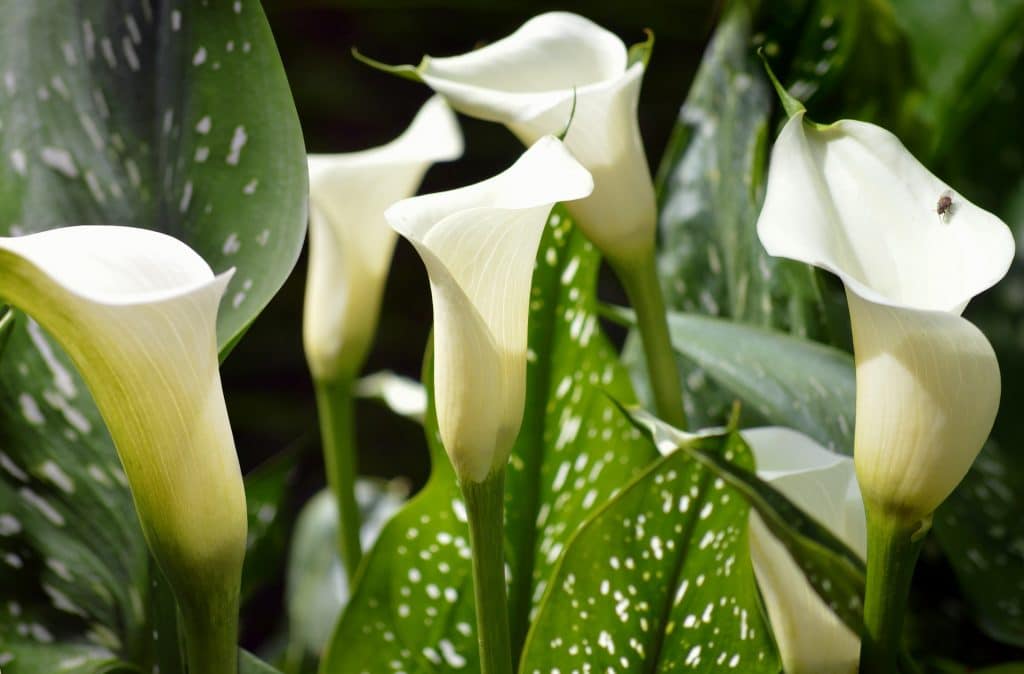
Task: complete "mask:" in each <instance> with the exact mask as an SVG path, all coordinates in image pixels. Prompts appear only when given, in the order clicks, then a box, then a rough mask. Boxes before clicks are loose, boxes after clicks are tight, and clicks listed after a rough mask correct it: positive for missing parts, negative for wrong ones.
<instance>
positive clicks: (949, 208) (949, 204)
mask: <svg viewBox="0 0 1024 674" xmlns="http://www.w3.org/2000/svg"><path fill="white" fill-rule="evenodd" d="M953 210H954V208H953V193H952V192H950V191H949V190H946V191H945V192H943V193H942V195H941V196H940V197H939V201H938V203H937V204H936V205H935V212H936V213H938V214H939V219H940V220H941V221H942V222H948V221H949V216H950V215H952V214H953Z"/></svg>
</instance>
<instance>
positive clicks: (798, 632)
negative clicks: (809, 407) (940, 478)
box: [741, 427, 867, 674]
mask: <svg viewBox="0 0 1024 674" xmlns="http://www.w3.org/2000/svg"><path fill="white" fill-rule="evenodd" d="M741 435H742V436H743V439H744V440H745V441H746V442H747V444H748V445H749V446H750V448H751V450H752V451H753V453H754V458H755V460H756V462H757V475H758V477H760V478H761V479H762V480H764V481H765V482H768V483H769V484H771V485H772V486H773V487H775V488H776V489H778V490H779V491H780V492H782V494H783V495H784V496H786V497H787V498H788V499H789V500H790V501H792V502H793V503H794V504H796V505H797V506H798V507H799V508H800V509H801V510H803V511H804V512H806V513H808V514H810V515H811V516H813V517H814V518H815V519H816V520H818V521H819V522H820V523H821V524H823V525H825V526H826V527H827V528H828V529H829V530H830V531H831V532H832V533H833V534H835V535H836V536H837V537H838V538H839V539H840V540H842V541H843V542H844V543H846V544H847V545H848V546H849V547H850V549H852V550H853V551H855V552H856V553H858V554H859V555H860V556H861V557H862V558H863V557H864V556H865V555H866V549H867V533H866V531H867V530H866V524H865V520H864V503H863V501H862V500H861V495H860V491H859V489H858V487H857V478H856V475H855V472H854V466H853V461H852V460H851V459H849V458H847V457H845V456H840V455H838V454H834V453H832V452H830V451H828V450H826V449H825V448H823V447H822V446H821V445H819V444H818V443H816V442H815V441H814V440H812V439H811V438H809V437H807V436H806V435H804V434H803V433H799V432H797V431H794V430H790V429H788V428H778V427H766V428H754V429H749V430H745V431H742V432H741ZM750 553H751V558H752V560H753V563H754V573H755V575H756V576H757V583H758V586H759V587H760V588H761V596H762V597H763V598H764V602H765V606H766V608H767V609H768V617H769V619H770V620H771V625H772V632H773V633H774V635H775V642H776V644H777V645H778V647H779V654H780V655H781V657H782V664H783V670H785V671H786V672H787V674H851V673H852V672H856V671H857V663H858V660H859V656H860V639H859V638H858V637H857V635H856V634H854V633H853V631H851V630H850V628H849V627H847V626H846V625H845V624H844V623H843V621H842V620H840V619H839V617H838V616H836V614H835V613H833V612H832V610H831V609H830V608H829V607H828V605H827V604H826V603H825V602H824V601H823V600H822V598H821V597H820V596H819V595H818V593H817V592H815V590H814V588H813V587H811V584H810V583H809V582H808V581H807V578H806V576H804V573H803V571H801V570H800V567H799V566H797V563H796V562H795V561H794V560H793V558H792V557H791V556H790V554H789V552H788V551H787V550H786V548H785V546H784V545H783V544H782V543H781V542H780V541H779V540H778V539H776V538H775V537H774V536H773V535H772V534H771V532H770V531H769V530H768V527H767V526H765V524H764V522H762V521H761V518H760V517H759V516H758V514H757V513H756V512H754V511H751V514H750Z"/></svg>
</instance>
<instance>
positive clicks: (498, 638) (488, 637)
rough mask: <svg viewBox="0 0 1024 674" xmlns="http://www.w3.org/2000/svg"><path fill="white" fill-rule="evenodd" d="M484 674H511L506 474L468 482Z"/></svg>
mask: <svg viewBox="0 0 1024 674" xmlns="http://www.w3.org/2000/svg"><path fill="white" fill-rule="evenodd" d="M462 496H463V498H464V499H465V500H466V515H467V518H468V519H469V539H470V543H471V545H472V547H473V589H474V591H475V594H476V623H477V633H478V634H479V637H480V638H479V642H480V673H481V674H512V647H511V642H510V639H509V629H508V597H507V596H506V590H505V516H504V512H505V470H504V469H501V470H499V471H497V472H495V473H494V474H492V475H491V476H490V477H488V478H487V479H485V480H484V481H483V482H468V481H467V482H465V483H463V485H462Z"/></svg>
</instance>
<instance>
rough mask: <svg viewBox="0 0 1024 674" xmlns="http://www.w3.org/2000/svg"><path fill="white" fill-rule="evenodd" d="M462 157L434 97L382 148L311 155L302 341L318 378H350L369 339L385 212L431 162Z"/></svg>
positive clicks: (450, 121)
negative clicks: (401, 131) (307, 261)
mask: <svg viewBox="0 0 1024 674" xmlns="http://www.w3.org/2000/svg"><path fill="white" fill-rule="evenodd" d="M461 154H462V135H461V133H460V132H459V128H458V124H457V122H456V120H455V115H454V114H453V113H452V111H451V109H450V108H449V107H448V105H447V104H446V103H445V102H444V100H443V99H441V98H440V97H437V96H435V97H434V98H432V99H430V100H429V101H427V103H426V104H425V105H424V106H423V108H421V109H420V111H419V113H418V114H417V115H416V118H415V119H414V120H413V122H412V124H411V125H410V127H409V128H408V129H407V130H406V131H405V133H403V134H402V135H401V136H399V137H398V138H396V139H395V140H394V141H392V142H391V143H388V144H387V145H383V146H381V147H378V148H374V149H371V150H364V151H362V152H352V153H347V154H331V155H311V156H310V157H309V179H310V219H309V275H308V279H307V283H306V301H305V312H304V316H303V342H304V346H305V350H306V358H307V360H308V362H309V365H310V369H311V370H312V372H313V375H314V376H315V377H317V378H318V379H334V378H337V377H339V376H347V377H351V376H354V375H355V374H356V372H357V371H358V369H359V368H360V367H361V365H362V362H363V360H364V358H365V356H366V352H367V350H368V349H369V346H370V342H371V341H372V339H373V334H374V331H375V330H376V325H377V317H378V314H379V311H380V301H381V295H382V293H383V290H384V284H385V281H386V279H387V273H388V268H389V266H390V263H391V254H392V252H393V251H394V246H395V236H396V235H395V232H394V231H393V230H392V229H391V228H390V227H388V226H387V223H386V222H384V210H385V209H386V208H387V207H388V206H390V205H391V204H393V203H394V202H396V201H398V200H400V199H404V198H405V197H408V196H410V195H411V194H413V193H414V192H415V191H416V189H417V188H418V187H419V184H420V181H421V180H422V179H423V175H424V174H425V173H426V171H427V169H428V168H430V165H431V164H433V163H434V162H437V161H446V160H451V159H456V158H458V157H459V156H461Z"/></svg>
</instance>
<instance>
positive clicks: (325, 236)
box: [0, 13, 1014, 674]
mask: <svg viewBox="0 0 1024 674" xmlns="http://www.w3.org/2000/svg"><path fill="white" fill-rule="evenodd" d="M645 67H646V63H645V62H644V61H643V60H636V61H635V62H631V60H630V52H629V50H627V48H626V47H625V45H624V44H623V42H622V41H621V40H620V39H619V38H617V37H616V36H614V35H613V34H611V33H609V32H608V31H606V30H604V29H603V28H601V27H599V26H597V25H595V24H594V23H592V22H590V21H588V20H586V19H584V18H582V17H579V16H576V15H573V14H567V13H551V14H545V15H542V16H539V17H536V18H534V19H532V20H531V21H529V22H527V23H526V24H525V25H524V26H523V27H522V28H520V29H519V30H518V31H517V32H516V33H514V34H513V35H511V36H509V37H507V38H505V39H503V40H500V41H498V42H495V43H494V44H492V45H490V46H487V47H485V48H482V49H480V50H477V51H474V52H471V53H468V54H464V55H461V56H456V57H450V58H432V57H426V58H424V60H423V62H422V63H421V64H420V66H419V67H418V68H417V69H416V73H417V76H418V77H419V79H421V80H422V81H423V82H424V83H426V84H427V85H429V86H430V87H431V88H432V89H434V90H435V91H436V92H437V94H438V96H436V97H435V98H433V99H431V100H430V101H429V102H428V103H427V104H426V105H425V106H424V107H423V109H422V110H421V112H420V113H419V115H417V117H416V119H415V121H414V122H413V123H412V126H411V127H410V128H409V130H408V131H406V133H405V134H403V135H402V136H401V137H399V138H398V139H396V140H395V141H394V142H392V143H390V144H388V145H386V146H383V147H381V148H377V149H373V150H367V151H364V152H357V153H352V154H340V155H314V156H311V157H310V158H309V170H310V179H311V180H310V189H311V209H310V262H309V281H308V286H307V291H306V313H305V325H304V337H305V346H306V354H307V358H308V361H309V365H310V368H311V370H312V372H313V374H314V376H315V377H316V378H318V379H325V380H335V379H340V380H344V381H351V380H352V379H353V378H354V377H355V376H357V374H358V372H359V370H360V368H361V367H362V364H363V361H364V359H365V357H366V353H367V351H368V349H369V346H370V343H371V341H372V338H373V334H374V331H375V328H376V323H377V317H378V314H379V309H380V302H381V295H382V289H383V286H384V283H385V280H386V276H387V272H388V267H389V265H390V258H391V254H392V250H393V248H394V245H395V240H396V234H395V232H398V233H400V234H402V235H403V236H405V237H406V238H407V239H409V241H410V242H412V244H413V245H414V246H415V248H416V250H417V251H418V252H419V254H420V256H421V257H422V259H423V261H424V263H425V265H426V268H427V271H428V273H429V277H430V284H431V290H432V295H433V307H434V330H435V332H434V368H435V377H434V398H435V402H436V408H437V417H438V424H439V429H440V433H441V437H442V440H443V443H444V445H445V448H446V450H447V451H448V454H449V456H450V458H451V460H452V463H453V465H454V466H455V469H456V472H457V474H458V475H459V478H460V480H461V481H462V482H464V483H481V482H483V481H484V480H485V479H487V478H488V477H489V476H491V475H493V474H495V473H496V472H500V471H502V470H504V466H505V464H506V462H507V459H508V455H509V452H510V451H511V448H512V446H513V443H514V441H515V438H516V436H517V434H518V432H519V426H520V424H521V420H522V417H523V405H524V397H525V380H526V355H527V342H526V340H527V330H526V327H527V316H528V309H529V295H530V282H531V275H532V271H533V260H534V259H535V257H536V254H537V247H538V245H539V242H540V238H541V234H542V231H543V228H544V225H545V223H546V222H547V220H548V217H549V214H550V211H551V209H552V207H553V206H554V204H556V203H559V202H565V203H566V205H567V207H568V208H569V210H570V212H571V213H572V214H573V215H574V218H575V219H576V220H577V222H578V226H579V227H580V228H581V229H582V230H583V232H584V233H585V234H586V235H587V236H588V237H589V239H590V240H591V241H592V242H593V243H594V244H595V245H596V246H597V247H598V248H599V249H600V250H601V251H602V253H603V254H604V255H605V257H606V258H608V259H609V260H610V261H611V262H612V264H613V265H615V266H616V267H619V266H629V265H631V264H634V262H635V261H636V260H638V259H643V258H646V257H648V256H650V255H652V253H653V250H654V244H655V224H656V212H655V199H654V190H653V187H652V182H651V177H650V173H649V170H648V167H647V160H646V157H645V155H644V150H643V144H642V141H641V138H640V132H639V128H638V123H637V114H636V112H637V102H638V97H639V91H640V84H641V80H642V77H643V74H644V70H645ZM449 106H451V107H450V108H449ZM452 108H454V110H456V111H459V112H461V113H464V114H468V115H471V116H474V117H479V118H482V119H486V120H491V121H497V122H500V123H503V124H505V125H506V126H507V127H508V128H509V129H510V130H511V131H512V132H513V133H514V134H515V135H516V136H517V137H518V138H520V139H521V140H522V141H523V143H524V144H525V145H526V146H527V147H528V149H527V150H526V151H525V153H524V154H523V155H522V156H521V157H520V158H519V159H518V160H517V161H516V162H515V163H513V164H512V165H511V167H510V168H508V169H507V170H506V171H504V172H503V173H501V174H499V175H497V176H495V177H493V178H491V179H489V180H485V181H483V182H480V183H477V184H475V185H471V186H468V187H464V188H461V189H456V190H452V191H449V192H443V193H437V194H430V195H425V196H419V197H413V198H408V197H410V195H412V194H414V193H415V191H416V190H417V188H418V186H419V183H420V180H421V178H422V176H423V175H424V173H425V172H426V170H427V169H428V168H429V166H430V165H431V164H432V163H433V162H437V161H444V160H453V159H456V158H458V157H459V156H460V155H461V153H462V138H461V134H460V133H459V129H458V125H457V123H456V121H455V116H454V114H453V113H452ZM567 125H568V126H567ZM563 129H566V133H565V134H564V138H563V139H562V140H559V139H558V138H556V137H555V136H556V135H557V134H558V133H559V132H560V131H562V130H563ZM751 226H753V223H751ZM757 230H758V233H759V235H760V238H761V241H762V242H763V244H764V246H765V248H766V249H767V251H768V252H769V253H771V254H772V255H778V256H783V257H788V258H792V259H795V260H800V261H803V262H806V263H809V264H812V265H815V266H817V267H820V268H822V269H826V270H828V271H830V272H832V273H834V274H836V275H837V276H838V277H839V278H840V279H841V280H842V282H843V283H844V284H845V287H846V291H847V298H848V302H849V309H850V316H851V323H852V326H853V341H854V352H855V359H856V372H857V405H856V407H857V409H856V413H857V423H856V432H855V454H854V459H853V461H850V460H849V459H846V458H843V457H839V456H836V455H833V454H831V453H828V452H826V451H825V450H824V449H822V448H820V447H819V446H817V445H816V444H814V443H813V441H811V440H810V439H808V438H806V437H804V436H802V435H800V434H798V433H795V432H794V431H790V430H787V429H755V430H749V431H746V432H745V437H746V439H747V441H748V442H749V444H750V445H751V447H752V448H753V451H754V453H755V455H756V458H757V461H758V466H759V474H760V475H761V477H762V478H763V479H765V480H767V481H769V482H771V483H773V484H774V485H775V486H776V487H777V488H778V489H779V490H781V491H782V492H783V493H784V494H786V495H787V496H789V497H790V498H791V499H792V500H793V501H794V502H796V503H797V504H798V505H799V506H801V507H802V508H804V509H805V510H807V511H808V512H809V513H811V514H812V515H813V516H815V517H816V518H818V519H819V520H820V521H821V522H822V523H824V524H825V525H827V526H828V527H829V528H830V529H832V530H833V532H835V533H836V534H837V535H838V536H839V537H840V538H841V539H843V540H844V541H845V542H846V543H847V544H848V545H849V546H850V547H851V548H852V549H853V550H855V551H856V552H858V553H859V554H861V555H865V554H866V553H865V548H866V541H867V534H866V529H865V519H864V509H865V507H867V509H868V510H869V512H871V511H874V512H880V513H884V514H885V515H886V516H887V517H891V518H895V519H898V520H900V521H901V522H903V523H905V524H907V525H915V524H921V525H922V526H927V524H926V522H927V520H928V518H929V517H930V515H931V513H932V512H933V511H934V510H935V508H936V507H938V505H939V504H940V503H941V502H942V501H943V500H944V499H945V498H946V497H947V496H948V495H949V494H950V492H951V491H952V490H953V489H954V487H955V486H956V485H957V484H958V483H959V482H960V481H961V480H962V479H963V477H964V475H965V474H966V472H967V470H968V468H969V467H970V465H971V463H972V462H973V461H974V459H975V457H976V456H977V454H978V452H979V451H980V449H981V446H982V444H983V443H984V441H985V439H986V438H987V436H988V433H989V431H990V429H991V426H992V423H993V420H994V418H995V414H996V410H997V408H998V404H999V396H1000V377H999V368H998V364H997V362H996V357H995V354H994V352H993V350H992V347H991V346H990V345H989V343H988V341H987V340H986V338H985V336H984V335H983V334H982V333H981V332H980V331H979V330H978V329H977V328H976V327H975V326H973V325H972V324H971V323H970V322H968V321H967V320H965V319H964V318H962V317H961V315H960V314H961V313H962V312H963V310H964V309H965V307H966V305H967V303H968V302H969V301H970V300H971V298H972V297H974V296H975V295H976V294H978V293H980V292H982V291H983V290H985V289H986V288H988V287H990V286H992V285H993V284H994V283H996V282H997V281H998V280H999V279H1001V278H1002V277H1003V275H1004V274H1005V273H1006V271H1007V270H1008V268H1009V265H1010V263H1011V261H1012V258H1013V254H1014V241H1013V237H1012V235H1011V234H1010V231H1009V229H1008V228H1007V227H1006V225H1005V224H1004V223H1003V222H1001V221H1000V220H999V219H998V218H996V217H995V216H993V215H992V214H990V213H988V212H986V211H984V210H982V209H980V208H978V207H977V206H974V205H973V204H971V203H970V202H968V201H967V200H966V199H964V198H963V197H962V196H961V195H959V194H957V193H956V192H955V191H953V190H952V189H951V188H950V187H949V186H948V185H946V184H944V183H943V182H942V181H941V180H939V179H938V178H936V177H935V176H934V175H932V174H931V173H930V172H929V171H928V170H927V169H926V168H925V167H924V166H922V165H921V164H920V163H919V162H918V161H917V160H916V159H914V157H913V156H911V154H910V153H909V152H908V151H907V150H906V148H904V146H903V145H902V144H901V143H900V142H899V140H898V139H897V138H895V137H894V136H893V135H892V134H890V133H888V132H887V131H885V130H883V129H881V128H879V127H877V126H873V125H870V124H865V123H861V122H853V121H841V122H837V123H835V124H832V125H828V126H821V125H816V124H813V123H810V122H808V121H807V120H806V119H805V118H804V114H803V112H797V113H796V114H794V115H793V116H792V117H791V118H790V119H789V120H788V122H787V123H786V125H785V127H784V128H783V130H782V132H781V134H780V136H779V138H778V140H777V142H776V144H775V148H774V151H773V154H772V159H771V165H770V171H769V178H768V188H767V194H766V197H765V203H764V207H763V210H762V212H761V215H760V218H759V220H758V222H757ZM0 261H2V264H3V268H4V270H5V278H4V280H3V289H4V292H3V294H4V297H5V299H6V300H7V301H9V302H11V303H12V304H15V305H17V306H19V307H22V308H24V309H25V310H27V311H28V312H29V313H31V314H32V315H33V316H34V317H36V318H37V320H39V321H40V323H42V324H43V325H44V326H45V327H46V328H47V329H49V330H50V331H51V332H52V333H53V334H54V335H55V336H56V337H57V339H58V340H59V341H60V342H61V344H62V345H63V346H64V347H65V349H66V350H67V352H68V353H69V354H70V355H71V357H72V358H73V359H74V361H75V363H76V365H77V366H78V368H79V369H80V371H81V373H82V375H83V377H84V378H85V380H86V381H87V382H88V384H89V386H90V389H91V391H92V393H93V395H94V397H95V399H96V401H97V403H98V404H99V407H100V410H101V411H102V413H103V416H104V419H105V421H106V422H107V424H108V426H109V428H110V431H111V434H112V436H113V439H114V442H115V444H116V446H117V449H118V451H119V453H120V456H121V459H122V461H123V463H124V467H125V471H126V474H127V476H128V480H129V482H130V484H131V488H132V493H133V495H134V498H135V503H136V506H137V508H138V511H139V516H140V519H141V521H142V524H143V529H144V531H145V534H146V538H147V541H148V542H149V544H150V546H151V548H152V549H153V551H154V554H155V555H156V557H157V559H158V560H159V561H160V563H161V566H162V567H163V568H164V570H165V572H167V573H168V575H169V577H170V580H171V583H172V585H174V586H175V588H176V591H178V592H179V593H180V594H179V597H180V596H186V597H187V596H192V595H195V596H196V597H201V596H202V595H203V594H204V593H209V592H211V591H214V590H213V589H212V588H216V587H222V586H223V585H224V583H225V582H226V583H227V584H228V585H230V584H232V583H234V584H235V587H236V588H237V578H238V574H239V573H240V568H241V561H242V557H243V555H244V542H245V535H246V516H245V498H244V490H243V487H242V481H241V475H240V471H239V468H238V460H237V457H236V455H235V450H234V444H233V440H232V436H231V430H230V427H229V424H228V419H227V414H226V411H225V407H224V399H223V394H222V393H221V387H220V379H219V375H218V358H217V345H216V312H217V305H218V303H219V301H220V298H221V295H222V293H223V290H224V287H225V285H226V280H227V278H228V276H229V275H224V276H220V277H215V276H214V274H213V272H212V271H211V270H210V268H209V266H208V265H207V264H206V263H205V262H204V261H203V260H202V259H201V258H200V257H199V256H198V255H197V254H196V253H195V252H194V251H192V250H190V249H189V248H188V247H187V246H185V245H184V244H181V243H180V242H178V241H176V240H174V239H172V238H170V237H166V236H163V235H161V234H156V233H154V232H148V231H144V230H138V229H132V228H121V227H89V228H66V229H61V230H56V231H51V232H46V233H41V234H35V235H30V236H27V237H23V238H18V239H4V240H2V241H0ZM155 381H159V385H156V386H154V382H155ZM854 466H855V470H856V476H854ZM862 499H863V500H862ZM922 523H923V524H922ZM751 525H752V527H751V549H752V555H753V559H754V564H755V571H756V574H757V578H758V581H759V582H760V585H761V590H762V594H763V596H764V598H765V600H766V603H767V607H768V612H769V616H770V619H771V623H772V626H773V629H774V631H775V635H776V638H777V641H778V644H779V647H780V650H781V653H782V657H783V660H784V663H785V667H786V671H787V672H790V673H791V674H793V673H799V672H833V671H834V672H849V671H851V670H852V669H854V668H855V667H856V663H857V659H858V653H859V642H858V639H857V637H856V635H854V634H853V633H852V632H851V631H850V630H849V629H848V628H847V627H846V626H845V625H843V624H842V622H841V621H839V620H838V619H837V618H836V617H835V615H834V614H832V612H831V611H830V610H829V609H828V608H827V606H825V604H824V603H823V602H822V600H821V599H820V598H819V597H818V596H817V595H816V594H815V592H814V591H813V590H812V589H811V588H810V586H809V585H808V583H807V581H806V579H804V578H803V575H802V573H801V572H800V571H799V569H798V568H797V566H796V564H795V562H794V561H793V560H792V559H791V558H790V556H789V554H788V553H787V552H786V550H785V549H784V548H783V546H782V545H781V544H780V543H779V542H778V541H777V540H775V539H774V538H773V536H772V535H771V534H770V533H769V532H768V531H767V529H766V528H765V527H764V526H763V524H762V523H760V522H759V521H758V520H757V518H756V516H753V518H752V522H751ZM225 578H226V579H228V580H227V581H225ZM201 579H209V584H210V586H209V587H208V586H207V585H204V584H203V582H200V581H201Z"/></svg>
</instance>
